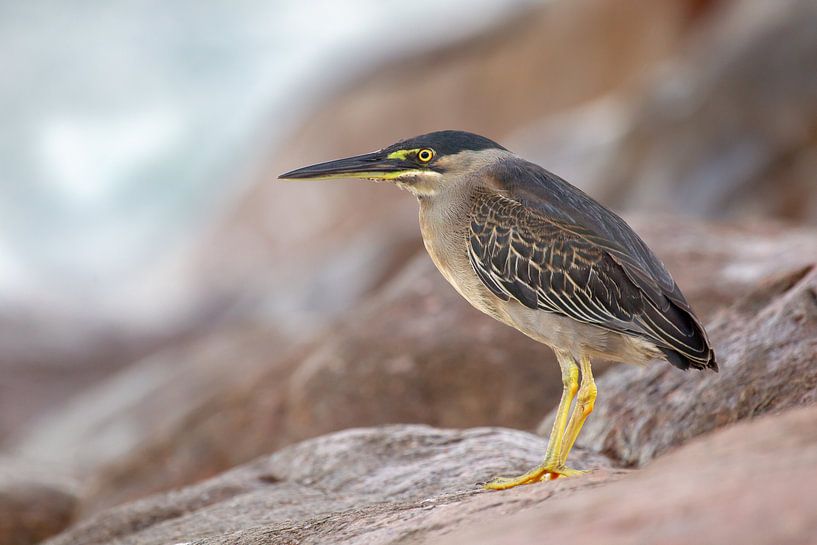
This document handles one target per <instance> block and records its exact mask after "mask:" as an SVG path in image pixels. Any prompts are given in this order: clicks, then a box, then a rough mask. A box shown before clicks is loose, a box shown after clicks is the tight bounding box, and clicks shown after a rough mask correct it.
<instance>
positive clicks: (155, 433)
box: [14, 216, 817, 512]
mask: <svg viewBox="0 0 817 545" xmlns="http://www.w3.org/2000/svg"><path fill="white" fill-rule="evenodd" d="M631 221H632V224H633V226H634V227H635V228H636V229H637V230H638V231H639V232H641V233H643V235H644V236H645V238H646V240H647V242H648V243H649V244H650V246H651V247H653V248H654V249H655V250H656V252H657V253H658V255H660V256H661V257H662V259H663V260H664V261H665V262H666V263H667V265H668V266H669V268H670V270H672V271H673V273H674V274H675V277H676V279H677V280H678V282H679V284H680V285H681V286H682V288H683V289H684V291H685V293H686V294H687V295H688V297H689V299H690V301H691V302H692V304H693V306H694V307H695V308H696V309H698V311H699V312H700V313H701V315H702V316H703V317H705V318H710V317H711V316H712V315H713V313H714V311H715V309H717V308H722V307H724V306H726V305H729V304H731V303H732V302H734V301H735V300H736V299H739V298H740V297H743V296H745V295H746V294H747V293H748V292H750V291H751V290H753V289H755V287H756V286H757V284H758V282H761V281H762V279H764V278H767V277H769V276H774V275H779V274H786V273H794V272H797V271H802V270H803V268H804V267H806V266H808V265H809V264H810V263H812V262H813V256H815V255H817V238H815V237H814V236H813V235H812V233H811V232H810V231H808V230H796V229H790V228H789V229H786V228H783V227H777V226H775V225H768V224H764V225H759V224H756V225H752V226H726V225H714V224H710V225H707V224H694V225H690V224H689V221H688V220H685V219H683V218H673V217H666V216H664V217H657V216H636V217H634V218H632V219H631ZM411 222H412V228H416V226H415V225H413V223H414V222H416V220H415V219H413V218H412V219H411ZM757 297H759V298H761V300H762V301H765V300H767V299H768V298H769V297H772V298H773V296H772V295H769V294H766V293H763V290H760V291H757V292H756V293H755V295H753V296H752V298H753V299H752V300H755V299H754V298H757ZM756 304H758V305H761V306H762V305H763V303H762V302H758V303H756ZM735 312H739V311H735ZM733 316H734V315H733ZM736 320H737V319H736ZM742 323H743V321H742V319H740V320H737V321H736V324H738V325H739V324H742ZM715 331H717V332H719V331H720V329H716V330H715ZM784 333H785V332H784V331H778V330H775V331H770V332H769V335H782V334H784ZM800 334H801V335H807V331H802V332H801V333H800ZM719 335H720V333H718V336H715V337H713V338H714V339H715V341H716V343H719V342H720V336H719ZM777 338H778V337H769V338H768V339H766V340H765V341H764V342H767V343H774V342H777V341H776V340H775V339H777ZM781 338H782V337H781ZM721 349H722V350H723V351H725V353H726V354H727V355H729V354H731V353H733V352H734V350H733V349H732V347H731V345H725V346H723V348H721ZM741 353H742V352H741ZM741 357H742V356H741ZM594 367H595V369H596V374H597V375H602V374H603V372H604V370H605V369H606V366H605V365H604V363H603V362H599V363H597V364H596V365H595V366H594ZM636 371H637V370H631V369H618V370H616V376H618V374H620V373H623V374H624V375H625V376H626V377H630V376H631V374H632V373H633V372H636ZM650 371H651V372H655V373H659V374H662V376H663V374H666V375H667V377H668V379H667V380H672V381H681V382H683V381H692V382H689V383H688V384H686V383H685V384H683V385H682V386H683V387H684V388H693V384H697V383H696V382H695V381H698V380H703V381H704V382H703V383H702V384H704V385H705V384H709V382H706V381H711V380H713V379H711V378H707V377H705V376H699V375H697V374H693V373H689V374H681V373H677V374H676V373H675V372H674V370H673V369H671V368H670V367H669V366H666V365H657V366H655V367H654V368H653V369H651V370H650ZM626 384H627V383H626V382H622V383H621V384H620V385H619V386H618V387H616V386H610V387H609V388H610V390H609V391H608V387H607V386H606V385H605V382H604V379H603V378H602V379H601V380H600V388H602V389H601V391H600V398H599V405H598V411H597V414H594V415H593V417H592V418H591V419H590V421H589V423H588V428H589V429H591V430H592V429H596V428H595V427H594V426H595V425H596V420H598V421H599V423H598V426H600V429H604V430H608V429H609V430H617V429H619V428H617V427H616V426H615V425H613V426H610V425H609V422H608V421H607V420H606V419H605V417H604V414H605V411H606V409H605V408H604V407H606V406H607V403H608V401H611V400H613V399H618V397H619V396H620V394H619V391H618V389H617V388H620V389H621V390H625V389H626V388H627V386H626ZM775 384H777V382H775V381H773V382H770V383H769V384H768V385H767V386H768V387H769V388H772V387H774V385H775ZM135 385H138V388H137V387H136V386H135ZM701 387H703V386H701ZM764 391H766V390H764ZM560 393H561V382H560V378H559V374H558V366H557V365H556V363H555V361H554V359H553V356H552V353H551V352H550V350H548V349H547V348H546V347H543V346H541V345H538V344H537V343H535V342H533V341H531V340H530V339H527V338H526V337H524V336H523V335H521V334H519V333H517V332H515V331H513V330H512V329H510V328H508V327H506V326H504V325H502V324H500V323H498V322H495V321H494V320H492V319H490V318H488V317H485V316H483V315H481V314H480V313H479V312H477V311H476V310H474V309H472V308H471V307H470V306H468V304H467V303H465V301H463V300H462V298H460V297H459V295H457V294H456V292H455V291H454V290H453V289H452V288H451V287H450V286H448V284H446V282H445V281H444V280H443V279H442V277H441V276H440V275H439V273H438V272H437V271H436V270H435V269H434V267H433V265H432V264H431V262H430V260H429V259H428V257H427V256H425V255H424V254H422V255H418V256H416V257H415V258H414V259H413V260H412V261H411V262H410V264H409V265H408V266H407V267H406V268H405V270H403V271H402V272H401V273H400V274H399V275H397V277H396V278H394V280H392V281H391V282H389V283H388V284H387V285H386V286H385V287H384V288H383V289H381V290H380V291H379V292H378V293H377V295H375V296H374V297H373V298H371V299H370V300H369V301H368V302H367V303H366V304H364V305H362V306H360V307H358V308H355V309H354V310H350V311H349V312H348V314H347V315H345V316H344V317H343V318H342V319H341V320H340V322H339V323H338V324H337V325H335V326H334V327H332V328H329V329H327V330H325V331H323V332H322V333H320V334H319V335H317V337H316V338H314V339H312V340H309V341H307V342H305V343H300V344H299V343H294V342H291V341H290V340H289V338H288V337H287V336H286V335H284V334H282V333H281V332H278V331H276V330H275V329H274V328H271V327H267V326H260V325H254V326H253V325H252V324H249V323H244V324H241V325H240V326H239V325H238V324H234V323H232V324H225V325H224V326H222V327H221V328H216V329H213V330H211V331H209V332H208V333H207V334H206V335H204V336H203V337H202V338H199V339H193V340H190V341H188V342H187V343H185V344H180V345H179V346H176V347H172V348H168V349H166V350H164V351H162V352H159V353H157V354H155V355H154V356H152V357H150V358H148V359H146V360H144V361H142V362H140V363H138V364H136V365H134V366H132V367H131V368H129V369H127V370H125V371H123V372H122V373H120V374H118V375H117V376H115V377H113V378H112V379H110V380H107V381H105V382H103V383H101V384H100V385H99V386H97V387H95V388H94V389H92V390H91V391H89V392H87V393H86V394H85V395H84V396H82V397H81V398H78V399H77V400H75V402H73V403H71V404H70V405H68V406H66V407H63V408H61V410H60V411H59V413H58V414H55V415H51V416H49V417H48V418H47V419H44V420H43V422H42V424H41V425H39V426H37V427H35V428H34V429H32V430H30V431H29V432H28V433H27V434H24V435H22V436H19V437H18V438H17V440H16V442H15V448H14V451H15V452H16V454H17V455H18V456H25V457H28V458H32V459H37V460H41V461H47V462H50V463H54V464H62V465H67V466H68V467H69V468H70V469H71V470H72V471H75V472H77V473H78V474H79V475H82V476H84V477H85V478H84V479H83V482H85V483H86V490H85V494H84V502H83V510H84V512H93V511H96V510H98V509H101V508H105V507H109V506H111V505H115V504H118V503H120V502H123V501H127V500H132V499H136V498H139V497H142V496H144V495H146V494H149V493H152V492H158V491H161V490H167V489H170V488H173V487H178V486H183V485H186V484H190V483H192V482H195V481H197V480H199V479H202V478H206V477H209V476H212V475H215V474H217V473H219V472H221V471H224V470H225V469H228V468H230V467H233V466H235V465H236V464H240V463H243V462H246V461H248V460H250V459H252V458H254V457H256V456H259V455H261V454H264V453H267V452H270V451H272V450H275V449H278V448H281V447H283V446H285V445H288V444H290V443H293V442H295V441H299V440H303V439H306V438H309V437H314V436H316V435H320V434H323V433H328V432H331V431H336V430H340V429H343V428H347V427H353V426H372V425H380V424H390V423H398V422H405V423H411V422H422V423H426V424H431V425H436V426H444V427H447V426H451V427H470V426H480V425H497V426H509V427H516V428H521V429H533V428H534V427H535V426H536V423H537V422H538V421H539V420H540V419H541V418H542V415H544V414H546V413H547V412H548V411H549V410H550V409H552V408H553V407H554V406H555V405H556V403H557V401H558V396H559V394H560ZM624 399H629V397H625V398H624ZM652 406H653V401H652V400H651V401H650V402H649V404H648V405H647V407H652ZM616 414H617V413H616ZM696 414H697V413H696ZM616 418H618V416H616ZM731 420H734V418H731V419H728V421H731ZM625 429H626V428H625ZM702 429H709V428H707V427H706V426H704V427H702ZM592 433H593V432H590V434H592ZM610 433H614V432H612V431H611V432H610ZM673 433H675V432H673ZM590 434H589V435H590ZM611 440H612V439H610V438H607V439H605V441H611ZM594 448H606V447H599V446H598V445H595V444H594ZM630 448H632V449H636V450H638V451H639V452H642V449H643V448H644V445H643V444H642V443H637V444H633V445H631V447H630ZM619 457H620V458H621V459H622V460H626V457H622V456H619Z"/></svg>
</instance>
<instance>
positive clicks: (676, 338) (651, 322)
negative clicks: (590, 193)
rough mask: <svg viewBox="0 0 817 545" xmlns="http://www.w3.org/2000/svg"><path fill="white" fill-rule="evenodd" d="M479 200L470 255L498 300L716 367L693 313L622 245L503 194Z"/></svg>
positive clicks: (684, 362) (679, 362)
mask: <svg viewBox="0 0 817 545" xmlns="http://www.w3.org/2000/svg"><path fill="white" fill-rule="evenodd" d="M476 202H477V205H476V206H475V209H474V210H473V211H472V216H471V227H470V229H471V232H470V246H469V257H470V260H471V264H472V266H473V267H474V270H475V271H476V273H477V275H478V276H479V278H480V280H481V281H482V282H483V283H484V284H485V286H486V287H488V288H489V289H490V290H491V291H492V292H493V293H494V294H496V295H497V296H498V297H501V298H503V299H505V300H508V299H510V298H513V299H516V300H517V301H519V302H520V303H522V304H523V305H525V306H527V307H529V308H532V309H541V310H543V311H546V312H553V313H557V314H561V315H563V316H567V317H569V318H572V319H574V320H577V321H580V322H584V323H588V324H592V325H596V326H598V327H602V328H605V329H609V330H612V331H617V332H621V333H625V334H628V335H633V336H638V337H642V338H645V339H647V340H649V341H651V342H652V343H654V344H655V345H656V346H658V347H659V348H660V349H662V350H663V351H664V353H665V354H667V356H668V359H669V360H670V362H671V363H673V364H674V365H676V366H678V367H681V368H688V367H690V366H692V367H707V366H709V367H713V366H715V365H716V364H715V362H714V355H713V353H712V350H711V348H710V347H709V343H708V341H707V339H706V334H705V333H704V331H703V329H702V328H701V327H700V325H699V324H698V323H697V320H696V319H695V318H694V316H693V315H691V314H690V313H689V312H687V311H686V310H685V309H684V308H683V307H681V306H679V305H677V304H675V303H673V301H672V300H671V299H670V298H668V297H667V296H665V295H664V294H663V291H662V288H661V286H660V285H658V284H657V283H656V282H655V281H653V280H652V278H651V276H650V274H649V273H648V272H645V271H644V270H643V269H642V268H641V267H639V266H638V263H637V260H636V259H634V258H632V257H631V256H629V255H627V253H626V252H625V251H624V250H623V249H622V248H621V246H620V245H618V244H615V243H612V242H610V241H609V240H607V239H606V237H604V236H601V235H599V233H597V232H595V231H592V230H590V229H588V228H587V227H584V226H581V225H577V224H575V223H567V222H564V221H561V220H556V219H552V218H547V217H545V216H544V215H543V214H542V213H541V212H539V211H537V210H535V209H531V208H530V207H528V206H525V205H524V204H522V203H520V202H518V201H516V200H514V199H513V198H511V197H509V196H505V195H502V194H500V193H486V194H484V195H483V196H482V197H481V198H479V199H477V200H476ZM639 240H640V239H639ZM642 244H643V243H642ZM672 286H673V287H675V284H674V282H673V283H672ZM675 290H677V288H675ZM675 290H673V291H675ZM678 294H679V295H680V291H678ZM681 297H683V296H681ZM684 303H685V301H684Z"/></svg>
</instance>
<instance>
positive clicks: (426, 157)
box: [420, 149, 431, 161]
mask: <svg viewBox="0 0 817 545" xmlns="http://www.w3.org/2000/svg"><path fill="white" fill-rule="evenodd" d="M429 159H431V152H430V151H428V150H426V149H424V150H422V151H421V152H420V160H421V161H428V160H429Z"/></svg>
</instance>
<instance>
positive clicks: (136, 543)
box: [48, 407, 817, 545]
mask: <svg viewBox="0 0 817 545" xmlns="http://www.w3.org/2000/svg"><path fill="white" fill-rule="evenodd" d="M544 446H545V442H544V440H543V439H541V438H538V437H535V436H532V435H530V434H526V433H524V432H515V431H510V430H502V429H475V430H465V431H445V430H435V429H433V428H428V427H423V426H393V427H386V428H380V429H359V430H349V431H344V432H339V433H336V434H332V435H329V436H324V437H320V438H317V439H312V440H309V441H306V442H304V443H300V444H298V445H294V446H291V447H288V448H286V449H284V450H282V451H281V452H279V453H277V454H273V455H272V456H267V457H264V458H261V459H259V460H256V461H255V462H253V463H251V464H247V465H246V466H243V467H241V468H237V469H235V470H232V471H230V472H228V473H225V474H224V475H221V476H219V477H217V478H215V479H211V480H209V481H206V482H204V483H201V484H199V485H196V486H192V487H188V488H184V489H182V490H179V491H176V492H173V493H169V494H161V495H157V496H153V497H150V498H147V499H145V500H142V501H139V502H135V503H132V504H129V505H124V506H121V507H118V508H115V509H112V510H109V511H106V512H104V513H100V514H98V515H95V516H93V517H91V518H90V519H88V520H86V521H84V522H82V523H80V524H79V525H77V526H75V527H74V528H72V529H71V530H69V531H67V532H65V533H63V534H62V535H60V536H58V537H56V538H54V539H52V540H51V541H49V542H48V545H102V544H108V543H112V542H116V543H127V544H130V545H160V544H167V543H192V542H195V543H197V544H201V545H228V544H229V545H260V544H262V543H263V544H265V545H276V544H289V543H300V544H312V543H314V544H322V545H325V544H333V543H343V544H349V543H353V544H369V545H374V544H394V543H405V542H407V541H410V542H417V543H420V542H424V543H440V544H442V543H474V544H475V545H482V544H484V545H489V544H493V543H496V544H500V543H501V544H504V543H515V544H516V543H518V544H520V545H525V544H527V543H531V544H533V543H541V542H542V539H543V536H547V539H548V540H553V541H554V542H556V543H562V542H565V543H566V542H570V543H576V544H577V545H584V544H586V545H596V544H598V543H610V544H617V543H622V544H624V543H655V544H659V545H670V544H676V543H701V544H713V545H714V544H721V543H745V544H749V545H754V544H758V545H760V544H769V545H771V544H774V545H788V544H791V545H795V544H797V545H799V544H802V543H809V542H810V540H811V538H812V537H813V536H814V535H817V511H815V510H814V509H813V506H814V505H815V502H817V489H815V488H814V486H813V485H812V483H813V482H814V481H815V479H817V408H815V407H809V408H807V409H801V410H796V411H791V412H789V413H785V414H782V415H776V416H771V417H766V418H763V419H759V420H757V421H754V422H747V423H743V424H740V425H737V426H734V427H731V428H729V429H726V430H722V431H719V432H717V433H715V434H712V435H710V436H708V437H705V438H701V439H698V440H696V441H694V442H693V443H692V444H690V445H688V446H686V447H684V448H681V449H679V450H678V451H676V452H674V453H672V454H670V455H668V456H666V457H665V458H663V459H661V460H658V461H656V462H655V463H654V464H652V465H651V466H650V467H648V468H646V469H644V470H643V471H637V472H630V473H627V472H622V471H621V470H609V469H601V470H596V471H594V472H593V473H591V474H589V475H587V476H583V477H576V478H572V479H565V480H562V479H559V480H557V481H555V482H548V483H540V484H537V485H532V486H524V487H520V488H516V489H512V490H509V491H505V492H489V491H484V490H481V489H480V488H479V487H478V483H479V482H482V481H485V480H486V479H488V478H490V477H491V476H493V475H496V474H497V473H513V472H516V471H519V470H521V469H523V468H526V467H528V466H529V465H530V464H531V463H535V461H536V460H538V458H539V456H541V449H542V448H543V447H544ZM576 464H577V465H578V466H579V467H582V466H585V467H587V466H597V465H603V464H604V460H603V458H598V457H596V458H589V457H588V456H587V454H586V452H582V451H581V450H579V451H577V452H576ZM769 468H773V469H772V470H771V471H772V473H773V477H769ZM759 474H763V475H766V476H767V477H768V478H765V479H758V475H759ZM770 514H773V516H771V515H770Z"/></svg>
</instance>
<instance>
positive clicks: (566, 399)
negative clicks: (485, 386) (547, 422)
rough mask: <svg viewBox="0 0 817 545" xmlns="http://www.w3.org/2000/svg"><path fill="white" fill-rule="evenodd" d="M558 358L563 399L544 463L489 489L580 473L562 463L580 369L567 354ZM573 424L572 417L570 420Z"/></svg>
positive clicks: (490, 485)
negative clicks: (566, 429) (569, 415)
mask: <svg viewBox="0 0 817 545" xmlns="http://www.w3.org/2000/svg"><path fill="white" fill-rule="evenodd" d="M556 359H557V360H558V361H559V367H561V369H562V385H563V388H562V398H561V399H560V400H559V408H558V409H557V410H556V420H554V422H553V429H552V430H551V432H550V439H549V441H548V448H547V452H546V453H545V461H544V462H542V464H541V465H539V466H537V467H536V468H534V469H532V470H530V471H528V472H527V473H525V474H524V475H520V476H519V477H514V478H510V479H508V478H499V479H495V480H493V481H491V482H489V483H488V484H486V485H485V488H488V489H490V490H507V489H508V488H513V487H514V486H519V485H523V484H530V483H535V482H538V481H547V480H552V479H556V478H558V477H559V476H564V477H570V476H573V475H577V474H579V473H581V472H579V471H576V470H575V469H570V468H568V467H565V465H564V463H563V462H562V460H561V456H562V452H563V451H564V444H563V440H564V438H565V437H566V435H565V428H566V427H567V426H568V412H570V405H571V404H572V403H573V398H575V397H576V392H577V391H578V390H579V367H578V365H576V362H575V361H574V360H573V358H572V356H571V355H570V354H568V353H566V352H562V351H557V352H556ZM571 422H572V418H571Z"/></svg>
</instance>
